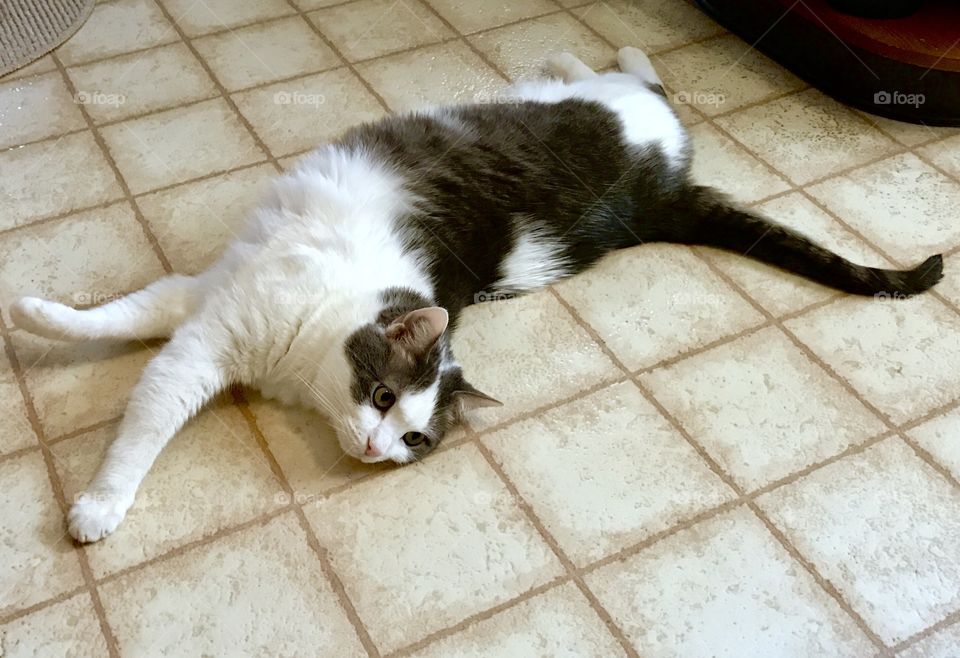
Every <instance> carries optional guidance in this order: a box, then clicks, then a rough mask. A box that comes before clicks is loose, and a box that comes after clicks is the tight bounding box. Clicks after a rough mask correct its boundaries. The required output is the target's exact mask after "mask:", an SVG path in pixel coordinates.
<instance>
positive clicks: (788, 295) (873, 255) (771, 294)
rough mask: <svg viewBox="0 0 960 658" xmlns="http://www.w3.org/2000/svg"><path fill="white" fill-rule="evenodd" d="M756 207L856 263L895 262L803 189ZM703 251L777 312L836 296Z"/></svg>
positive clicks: (783, 273)
mask: <svg viewBox="0 0 960 658" xmlns="http://www.w3.org/2000/svg"><path fill="white" fill-rule="evenodd" d="M754 210H755V211H756V212H758V213H760V214H761V215H763V216H765V217H769V218H770V219H772V220H773V221H775V222H777V223H778V224H782V225H784V226H788V227H789V228H792V229H794V230H795V231H799V232H800V233H803V234H804V235H806V236H807V237H809V238H811V239H813V240H814V241H815V242H816V243H817V244H820V245H822V246H823V247H826V248H827V249H830V250H831V251H835V252H836V253H838V254H840V255H841V256H843V257H845V258H848V259H850V260H852V261H853V262H855V263H860V264H862V265H869V266H871V267H893V264H892V263H890V262H889V261H887V259H885V258H883V257H882V256H880V255H879V254H877V252H876V251H874V250H873V249H871V248H870V247H868V246H867V245H865V244H864V243H863V242H862V241H861V240H859V239H858V238H857V237H856V236H854V235H853V233H851V232H850V231H848V230H847V229H845V228H844V227H843V226H842V225H841V224H840V223H839V222H837V221H836V220H835V219H834V218H833V217H831V216H830V215H828V214H827V213H825V212H823V211H822V210H820V208H818V207H817V206H816V204H814V203H812V202H811V201H810V200H809V199H807V198H806V197H805V196H803V195H802V194H800V193H799V192H792V193H790V194H786V195H784V196H782V197H779V198H776V199H772V200H770V201H767V202H766V203H762V204H760V205H759V206H756V207H755V208H754ZM701 252H702V253H705V254H706V255H707V257H708V258H709V259H710V260H711V261H712V262H713V263H715V264H716V265H717V267H719V268H720V269H722V270H723V271H724V272H725V273H726V274H727V275H729V276H730V277H731V278H732V279H733V280H734V281H735V282H736V283H737V284H738V285H740V286H742V287H743V289H744V290H745V291H746V292H747V293H749V295H750V296H751V297H753V298H754V299H755V300H756V301H758V302H760V304H761V305H763V307H764V308H766V309H767V310H768V311H770V312H771V313H773V314H774V315H776V316H780V315H784V314H787V313H793V312H795V311H799V310H801V309H803V308H805V307H807V306H809V305H811V304H815V303H817V302H822V301H824V300H826V299H828V298H830V297H831V296H832V295H835V294H837V292H836V291H835V290H833V289H832V288H828V287H827V286H823V285H820V284H819V283H814V282H813V281H810V280H809V279H805V278H803V277H801V276H799V275H796V274H791V273H789V272H786V271H784V270H781V269H779V268H776V267H772V266H770V265H766V264H765V263H761V262H758V261H755V260H752V259H750V258H744V257H743V256H741V255H740V254H736V253H731V252H728V251H721V250H719V249H708V248H702V249H701Z"/></svg>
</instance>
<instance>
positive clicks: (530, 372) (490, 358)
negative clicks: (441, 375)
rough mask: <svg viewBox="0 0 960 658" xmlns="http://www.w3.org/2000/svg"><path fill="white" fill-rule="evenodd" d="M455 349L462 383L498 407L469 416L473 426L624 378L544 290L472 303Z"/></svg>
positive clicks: (488, 423) (454, 345) (458, 335)
mask: <svg viewBox="0 0 960 658" xmlns="http://www.w3.org/2000/svg"><path fill="white" fill-rule="evenodd" d="M453 351H454V354H455V355H456V357H457V359H458V360H459V362H460V364H461V365H462V366H463V372H464V376H465V377H466V378H467V380H468V381H470V382H471V383H472V384H473V385H474V386H476V387H477V388H479V389H480V390H481V391H483V392H485V393H487V394H488V395H492V396H493V397H495V398H497V399H498V400H500V401H501V402H503V407H499V408H488V409H479V410H476V411H473V412H471V413H470V414H469V416H468V417H469V419H470V424H471V425H472V426H473V427H475V428H477V429H482V428H485V427H490V426H492V425H494V424H496V423H500V422H503V421H505V420H508V419H510V418H512V417H514V416H516V415H518V414H520V413H523V412H526V411H532V410H533V409H536V408H538V407H542V406H544V405H548V404H553V403H555V402H558V401H560V400H562V399H563V398H566V397H569V396H571V395H574V394H576V393H578V392H579V391H582V390H584V389H586V388H589V387H590V386H592V385H594V384H598V383H600V382H601V381H610V380H612V379H614V378H616V377H619V376H620V375H621V374H622V373H621V372H620V370H619V369H618V368H617V367H616V366H615V365H614V364H613V362H611V361H610V359H608V358H607V357H606V355H604V354H603V352H602V351H601V350H600V348H599V347H598V346H597V344H596V343H595V342H594V341H593V340H592V339H591V338H590V336H589V335H588V334H587V333H586V332H585V331H584V330H583V329H582V328H581V327H580V326H579V325H578V324H577V323H576V322H575V321H574V319H573V318H572V317H571V316H570V314H569V313H567V311H566V310H565V309H564V308H563V307H562V306H561V305H560V303H559V302H558V301H557V300H556V299H555V298H554V297H553V296H552V295H551V294H550V293H548V292H540V293H535V294H533V295H527V296H524V297H520V298H519V299H511V300H504V301H494V302H487V303H483V304H477V305H475V306H471V307H470V308H468V309H467V310H466V311H465V312H464V314H463V316H462V317H461V320H460V324H459V327H458V329H457V332H456V333H455V334H454V335H453Z"/></svg>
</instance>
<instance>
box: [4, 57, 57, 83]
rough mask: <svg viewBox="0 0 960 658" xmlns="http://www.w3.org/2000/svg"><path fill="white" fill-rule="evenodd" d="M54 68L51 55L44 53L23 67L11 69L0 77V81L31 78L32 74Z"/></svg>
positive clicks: (40, 73) (39, 73) (54, 69)
mask: <svg viewBox="0 0 960 658" xmlns="http://www.w3.org/2000/svg"><path fill="white" fill-rule="evenodd" d="M56 70H57V65H56V64H54V62H53V56H52V55H46V56H44V57H41V58H40V59H38V60H36V61H34V62H33V63H31V64H27V65H26V66H24V67H23V68H19V69H17V70H16V71H11V72H10V73H7V74H6V75H4V76H2V77H0V82H10V81H11V80H17V79H20V78H32V77H34V76H37V75H42V74H44V73H49V72H50V71H56Z"/></svg>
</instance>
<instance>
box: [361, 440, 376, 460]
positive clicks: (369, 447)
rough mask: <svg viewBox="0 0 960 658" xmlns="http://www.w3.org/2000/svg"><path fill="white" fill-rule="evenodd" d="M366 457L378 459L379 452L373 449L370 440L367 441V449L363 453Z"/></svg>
mask: <svg viewBox="0 0 960 658" xmlns="http://www.w3.org/2000/svg"><path fill="white" fill-rule="evenodd" d="M363 454H365V455H366V456H367V457H379V456H380V451H379V450H377V449H376V448H374V447H373V444H372V443H370V439H367V449H366V450H364V451H363Z"/></svg>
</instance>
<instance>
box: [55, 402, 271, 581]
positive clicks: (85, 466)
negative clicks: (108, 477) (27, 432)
mask: <svg viewBox="0 0 960 658" xmlns="http://www.w3.org/2000/svg"><path fill="white" fill-rule="evenodd" d="M116 434H117V427H116V426H115V425H110V426H108V427H104V428H102V429H99V430H96V431H94V432H91V433H89V434H83V435H81V436H78V437H76V438H73V439H68V440H66V441H62V442H59V443H57V444H55V445H54V446H53V454H54V456H55V457H56V462H57V471H58V472H59V474H60V479H61V481H62V482H63V489H64V494H65V495H66V496H67V499H68V500H73V498H74V497H75V496H76V495H77V494H79V493H80V492H82V491H83V490H84V488H85V487H86V486H87V483H88V482H89V481H90V479H91V478H92V477H93V475H94V473H96V469H97V468H98V467H99V466H100V462H101V460H102V458H103V455H104V454H105V453H106V450H107V447H108V446H109V445H110V443H111V442H112V441H113V439H114V438H115V437H116ZM283 494H284V492H283V488H282V487H281V485H280V483H279V482H278V481H277V479H276V478H275V477H274V476H273V473H272V472H271V471H270V464H269V463H268V462H267V459H266V457H265V456H264V454H263V452H262V451H261V450H260V447H259V446H258V445H257V442H256V440H255V439H254V437H253V434H252V433H251V432H250V428H249V427H248V425H247V423H246V421H245V420H244V418H243V416H242V415H241V414H240V411H239V410H238V409H237V408H236V407H235V406H233V405H229V404H226V403H224V402H223V401H218V402H217V403H216V404H213V405H211V406H210V407H208V408H207V409H205V410H204V411H202V412H201V413H200V415H199V416H198V417H197V418H195V419H194V420H193V421H191V422H190V423H188V424H187V426H186V427H185V428H184V429H183V430H181V431H180V432H179V433H178V434H177V435H176V436H175V437H174V438H173V440H172V441H170V443H169V444H168V445H167V447H166V448H164V450H163V452H162V453H160V457H159V458H158V459H157V461H156V463H155V464H154V466H153V468H152V469H150V473H148V474H147V477H146V479H145V480H144V482H143V485H142V486H141V487H140V490H139V491H138V492H137V501H136V503H135V504H134V506H133V507H132V508H131V509H130V512H129V513H128V514H127V518H126V519H124V521H123V523H122V524H121V526H120V528H119V529H118V530H117V532H116V533H114V534H113V535H111V536H110V537H109V538H107V539H105V540H104V541H102V542H98V543H96V544H93V545H91V546H90V547H88V548H87V556H88V557H89V559H90V567H91V569H92V570H93V574H94V576H95V577H97V578H102V577H103V576H106V575H109V574H111V573H114V572H116V571H119V570H120V569H124V568H127V567H130V566H133V565H135V564H139V563H140V562H143V561H144V560H149V559H150V558H153V557H156V556H158V555H162V554H164V553H166V552H168V551H170V550H173V549H175V548H177V547H178V546H182V545H184V544H186V543H189V542H191V541H195V540H197V539H200V538H201V537H203V536H206V535H210V534H212V533H214V532H216V531H217V530H219V529H221V528H227V527H230V526H232V525H235V524H237V523H242V522H243V521H247V520H249V519H251V518H254V517H255V516H257V515H259V514H262V513H264V512H268V511H270V510H271V509H274V508H276V507H278V506H280V505H282V504H283V503H284V502H285V500H286V499H285V497H284V495H283Z"/></svg>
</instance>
